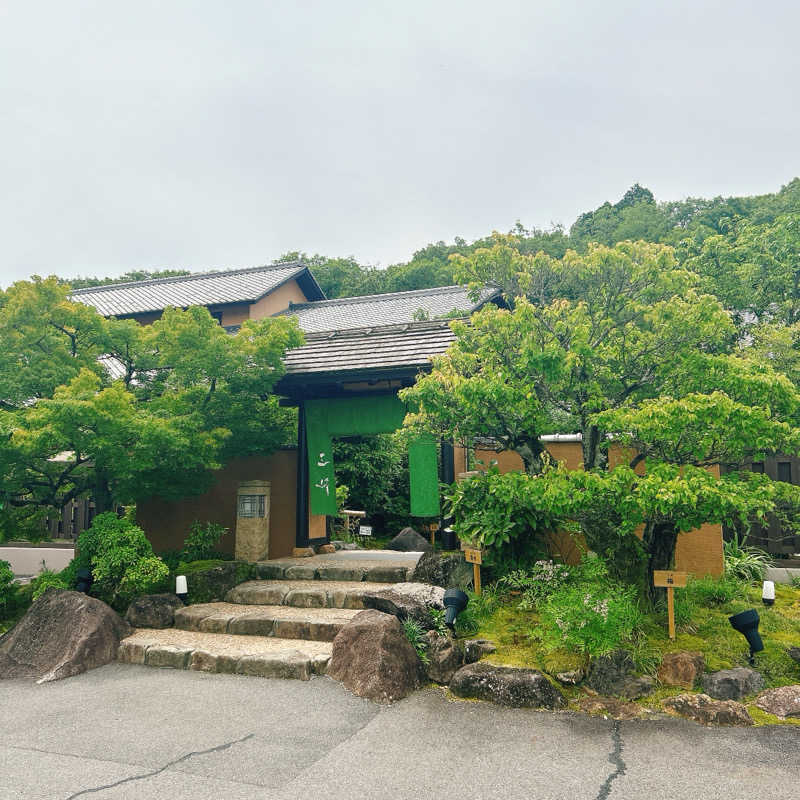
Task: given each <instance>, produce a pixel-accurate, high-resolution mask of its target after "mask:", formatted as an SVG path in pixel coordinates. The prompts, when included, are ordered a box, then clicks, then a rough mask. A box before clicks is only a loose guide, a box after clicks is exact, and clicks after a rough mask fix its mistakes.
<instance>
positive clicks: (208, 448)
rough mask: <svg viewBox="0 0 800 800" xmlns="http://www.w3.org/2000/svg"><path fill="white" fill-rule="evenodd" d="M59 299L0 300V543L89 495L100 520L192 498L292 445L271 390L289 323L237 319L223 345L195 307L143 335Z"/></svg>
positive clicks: (289, 342) (35, 287)
mask: <svg viewBox="0 0 800 800" xmlns="http://www.w3.org/2000/svg"><path fill="white" fill-rule="evenodd" d="M67 292H68V289H67V288H66V287H64V286H61V285H60V284H59V283H58V282H57V281H56V279H55V278H52V279H50V278H49V279H47V280H46V281H42V280H40V279H34V280H33V281H29V282H25V281H21V282H19V283H17V284H14V285H13V286H12V287H11V288H10V289H8V290H7V291H6V292H0V335H1V336H2V339H3V342H4V351H3V353H2V354H1V355H0V474H2V475H3V479H4V480H3V484H2V489H0V503H2V510H0V536H3V535H9V534H12V533H13V534H17V535H18V534H19V533H20V532H21V533H23V534H24V533H29V534H30V533H31V532H35V531H36V530H37V529H38V528H40V524H41V523H40V520H41V518H42V516H44V515H45V514H46V513H47V511H48V510H52V509H60V508H61V507H63V506H64V505H65V504H66V503H68V502H69V501H70V500H72V499H75V498H78V497H85V496H87V495H89V494H91V495H92V496H93V497H94V499H95V502H96V504H97V508H98V510H99V511H101V512H102V511H103V510H107V509H110V508H111V507H112V506H113V505H114V504H115V503H129V502H132V501H135V500H136V499H137V498H139V497H146V496H149V495H159V496H162V497H167V498H174V497H178V496H184V495H186V494H192V493H197V492H202V491H204V490H205V488H206V487H207V485H208V483H209V481H210V479H211V470H213V469H215V468H217V467H219V466H220V465H221V464H222V463H223V462H224V461H225V460H226V459H228V458H230V457H231V456H232V455H248V454H253V453H259V454H263V453H269V452H271V451H272V450H274V449H275V448H277V447H278V446H280V445H281V444H283V443H284V442H285V441H286V440H287V439H288V438H289V437H290V436H291V432H292V429H293V427H294V425H295V416H294V414H293V413H292V412H291V411H290V410H288V409H284V408H280V407H279V405H278V401H277V398H275V397H274V396H273V395H272V393H271V390H272V387H273V386H274V384H275V382H276V381H277V380H279V379H280V377H281V376H282V374H283V371H284V367H283V361H282V357H283V354H284V352H285V351H286V349H287V348H289V347H292V346H295V345H297V344H299V343H300V342H301V341H302V334H301V332H300V330H299V329H298V327H297V324H296V321H294V320H292V319H266V320H262V321H259V322H254V321H250V320H248V321H246V322H245V323H244V324H243V325H242V327H241V329H240V331H239V332H238V333H237V334H236V335H235V336H231V335H230V334H228V333H226V331H225V330H224V329H222V328H221V327H220V326H219V325H218V324H217V322H216V321H215V320H214V319H213V318H212V317H211V316H210V314H209V313H208V311H207V310H206V309H205V308H201V307H193V308H189V309H187V310H185V311H181V310H177V309H167V310H166V311H165V312H164V314H163V316H162V318H161V319H160V320H158V321H157V322H156V323H154V324H153V325H150V326H141V325H138V324H137V323H136V322H134V321H132V320H116V319H113V318H112V319H104V318H102V317H101V316H100V315H99V314H97V312H96V311H95V310H94V309H92V308H90V307H88V306H85V305H82V304H79V303H72V302H70V301H69V300H68V299H67ZM108 357H113V358H114V359H115V360H116V367H115V369H116V370H117V371H118V372H120V373H121V375H122V377H121V378H120V379H119V380H113V379H112V375H111V374H110V373H108V372H107V371H106V369H105V367H104V365H105V364H107V363H108ZM115 374H116V373H115Z"/></svg>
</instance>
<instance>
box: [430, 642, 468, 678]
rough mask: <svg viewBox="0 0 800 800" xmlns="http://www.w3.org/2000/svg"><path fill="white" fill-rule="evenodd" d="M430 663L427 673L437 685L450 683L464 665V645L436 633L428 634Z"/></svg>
mask: <svg viewBox="0 0 800 800" xmlns="http://www.w3.org/2000/svg"><path fill="white" fill-rule="evenodd" d="M426 638H427V651H428V652H427V655H428V663H427V664H426V665H425V671H426V673H427V675H428V678H430V680H432V681H436V683H450V681H451V680H452V678H453V675H455V673H456V670H457V669H459V667H461V666H463V664H464V645H463V644H462V643H461V642H459V641H458V640H457V639H453V638H452V637H451V636H443V635H442V634H440V633H437V632H436V631H428V634H427V637H426Z"/></svg>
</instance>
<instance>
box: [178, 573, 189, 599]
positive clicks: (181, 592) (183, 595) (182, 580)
mask: <svg viewBox="0 0 800 800" xmlns="http://www.w3.org/2000/svg"><path fill="white" fill-rule="evenodd" d="M175 594H176V595H178V597H179V598H180V599H181V602H182V603H183V604H184V605H186V601H187V600H188V599H189V589H188V587H187V586H186V576H185V575H178V576H177V577H176V578H175Z"/></svg>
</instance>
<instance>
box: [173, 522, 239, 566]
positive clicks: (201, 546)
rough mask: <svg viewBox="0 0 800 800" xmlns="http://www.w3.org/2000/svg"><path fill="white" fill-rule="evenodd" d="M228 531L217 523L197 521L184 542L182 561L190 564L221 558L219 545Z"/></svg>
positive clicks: (181, 553) (192, 525) (181, 554)
mask: <svg viewBox="0 0 800 800" xmlns="http://www.w3.org/2000/svg"><path fill="white" fill-rule="evenodd" d="M227 530H228V529H227V528H226V527H225V526H224V525H219V524H218V523H216V522H199V521H198V520H195V521H194V522H193V523H192V524H191V527H190V528H189V533H188V535H187V536H186V539H185V540H184V542H183V549H182V550H181V552H180V560H181V561H186V562H190V561H205V560H207V559H211V558H217V557H218V556H219V553H217V550H216V547H217V544H218V543H219V540H220V539H221V538H222V536H223V534H224V533H225V532H226V531H227Z"/></svg>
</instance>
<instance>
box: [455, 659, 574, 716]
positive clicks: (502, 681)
mask: <svg viewBox="0 0 800 800" xmlns="http://www.w3.org/2000/svg"><path fill="white" fill-rule="evenodd" d="M450 691H451V692H453V694H455V695H458V696H459V697H474V698H477V699H478V700H489V701H491V702H492V703H497V704H498V705H501V706H512V707H514V708H549V709H556V708H563V707H564V706H565V705H566V700H565V699H564V695H562V694H561V692H559V691H558V689H556V688H555V686H553V685H552V684H551V683H550V681H548V680H547V678H546V677H545V676H544V675H543V674H542V673H541V672H539V671H538V670H535V669H517V668H516V667H500V666H496V665H495V664H487V663H486V662H485V661H478V662H477V663H476V664H467V665H466V666H465V667H461V669H460V670H458V672H456V674H455V675H453V678H452V680H451V681H450Z"/></svg>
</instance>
